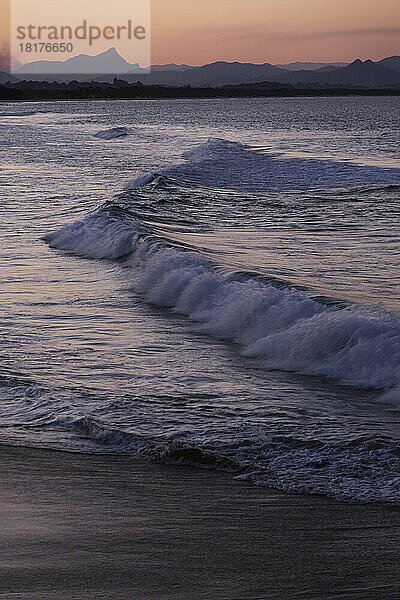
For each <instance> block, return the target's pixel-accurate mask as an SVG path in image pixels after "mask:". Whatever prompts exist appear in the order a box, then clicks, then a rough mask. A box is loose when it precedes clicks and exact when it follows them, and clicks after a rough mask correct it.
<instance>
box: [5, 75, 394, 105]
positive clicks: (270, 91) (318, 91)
mask: <svg viewBox="0 0 400 600" xmlns="http://www.w3.org/2000/svg"><path fill="white" fill-rule="evenodd" d="M350 95H361V96H398V95H400V89H392V88H389V89H388V88H384V89H376V88H374V89H357V88H295V87H292V86H289V85H287V86H286V85H280V84H273V83H270V82H262V83H258V84H254V83H252V84H249V85H236V86H235V85H227V86H224V87H219V88H212V87H191V86H183V87H168V86H157V85H154V86H153V85H151V86H147V85H143V84H142V83H140V82H137V83H134V84H130V83H127V82H126V81H123V80H120V79H114V81H113V82H112V83H99V82H95V81H94V82H79V81H71V82H68V83H59V82H47V81H46V82H43V81H19V82H17V83H5V84H2V85H0V101H1V100H2V101H7V100H8V101H27V100H102V99H103V100H104V99H109V100H112V99H120V100H128V99H135V98H143V99H146V98H161V99H162V98H245V97H254V98H259V97H282V96H289V97H290V96H292V97H293V96H350Z"/></svg>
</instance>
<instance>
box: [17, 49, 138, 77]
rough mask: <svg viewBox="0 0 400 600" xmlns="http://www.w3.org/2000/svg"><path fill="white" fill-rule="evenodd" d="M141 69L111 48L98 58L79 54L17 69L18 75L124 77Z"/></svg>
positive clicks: (29, 64)
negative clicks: (113, 75) (107, 75)
mask: <svg viewBox="0 0 400 600" xmlns="http://www.w3.org/2000/svg"><path fill="white" fill-rule="evenodd" d="M135 68H136V69H140V67H139V65H138V64H131V63H128V62H127V61H126V60H125V59H124V58H122V57H121V56H120V55H119V54H118V52H117V50H116V49H115V48H110V49H109V50H106V51H105V52H102V53H101V54H97V55H96V56H89V55H87V54H79V55H78V56H73V57H72V58H69V59H67V60H65V61H48V60H38V61H35V62H31V63H28V64H26V65H23V66H22V67H19V69H16V71H15V73H16V74H17V75H48V74H53V73H55V74H59V75H69V74H72V75H77V74H82V75H86V74H88V73H93V74H95V73H98V74H102V73H113V74H115V75H123V74H125V73H128V72H132V71H133V70H134V69H135Z"/></svg>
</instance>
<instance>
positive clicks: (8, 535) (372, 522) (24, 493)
mask: <svg viewBox="0 0 400 600" xmlns="http://www.w3.org/2000/svg"><path fill="white" fill-rule="evenodd" d="M0 464H1V473H2V477H1V488H0V503H1V510H0V515H1V516H0V518H1V528H0V530H1V548H2V553H1V559H0V561H1V562H0V565H1V567H0V573H1V585H0V597H1V598H5V599H10V600H16V599H18V600H19V599H21V600H25V599H26V600H28V599H29V600H59V599H60V600H61V599H63V600H64V599H71V600H72V599H73V600H75V599H76V600H78V599H81V598H85V599H86V598H87V599H90V600H97V599H100V598H107V599H118V600H125V599H133V598H137V599H161V598H162V599H168V600H169V599H171V600H172V599H174V600H175V599H180V598H186V599H193V600H194V599H200V598H204V599H205V598H207V599H208V598H210V599H224V600H239V599H240V600H250V599H251V600H255V599H264V598H274V599H275V598H276V599H283V598H307V599H308V598H310V599H311V598H315V599H317V598H332V599H333V598H340V599H345V598H346V599H347V598H348V599H352V600H353V599H357V598H359V599H366V598H374V599H375V598H382V599H391V598H393V599H396V598H398V597H399V594H400V582H399V578H398V569H399V558H398V540H399V528H400V505H399V504H398V503H396V504H392V505H388V504H386V505H385V504H381V505H378V504H365V505H350V504H345V503H340V502H336V501H330V500H328V499H326V498H321V497H310V496H308V497H307V496H301V495H287V494H282V493H280V492H277V491H271V490H269V489H267V488H265V487H256V486H251V485H249V484H247V483H245V482H242V481H237V480H233V479H232V478H231V476H230V475H229V474H227V473H221V472H216V471H210V470H206V469H204V470H200V469H194V468H190V467H184V466H169V465H160V464H157V463H153V462H139V461H138V460H136V459H132V458H129V457H123V456H94V455H83V454H69V453H62V452H53V451H44V450H36V449H28V448H12V447H3V448H2V449H1V454H0Z"/></svg>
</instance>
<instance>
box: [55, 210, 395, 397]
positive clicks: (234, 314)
mask: <svg viewBox="0 0 400 600" xmlns="http://www.w3.org/2000/svg"><path fill="white" fill-rule="evenodd" d="M45 240H46V241H47V242H48V244H49V245H50V246H51V247H53V248H58V249H61V250H66V251H69V252H72V253H75V254H79V255H81V256H85V257H89V258H103V259H114V260H115V259H118V258H121V257H123V256H127V255H129V258H128V259H127V260H126V262H125V263H124V264H125V267H127V270H126V274H127V276H128V277H129V278H130V280H131V285H132V288H133V289H134V290H135V291H136V292H137V293H139V294H141V295H142V297H143V298H144V299H145V300H146V301H147V302H149V303H152V304H155V305H157V306H164V307H168V308H170V309H171V310H173V311H174V312H176V313H180V314H183V315H186V316H187V317H189V319H191V320H192V321H193V322H195V323H196V324H197V328H198V329H200V330H201V331H202V332H204V333H207V334H209V335H212V336H215V337H217V338H220V339H226V340H230V341H232V342H235V343H237V344H239V345H240V347H241V353H242V354H243V355H244V356H246V357H251V358H254V359H257V360H258V361H259V362H260V363H261V364H262V365H263V366H264V367H265V368H267V369H270V370H271V369H273V370H284V371H293V372H297V373H301V374H304V375H313V376H321V377H326V378H330V379H334V380H337V381H339V382H340V383H342V384H344V385H349V386H354V387H359V388H376V389H381V388H389V387H391V386H393V385H395V384H396V383H397V382H399V381H400V320H399V317H398V316H397V315H395V314H392V313H391V312H389V311H388V310H385V309H384V308H383V307H381V306H374V305H372V306H368V305H357V304H353V305H350V306H345V307H342V306H337V305H327V304H326V303H322V302H320V301H317V300H316V299H313V298H312V297H310V296H309V295H307V294H305V293H302V292H300V291H297V290H295V289H292V288H291V287H290V286H286V287H285V286H276V285H274V284H273V283H268V282H265V281H263V280H258V279H257V277H254V274H252V273H238V272H236V273H235V272H232V271H229V270H226V269H223V268H220V267H219V266H218V264H216V263H215V262H213V261H212V260H210V258H209V257H208V256H207V255H205V254H203V253H201V252H197V251H195V250H194V249H193V250H191V249H188V248H183V247H179V245H177V243H176V242H174V243H172V242H171V241H170V240H168V238H165V237H164V238H162V237H160V235H159V234H157V233H156V232H155V231H154V230H152V229H150V228H149V227H147V226H145V225H144V224H143V223H141V222H140V221H138V220H136V219H134V218H131V217H130V218H127V219H123V218H121V215H116V214H112V211H110V209H108V208H101V209H99V210H98V211H97V212H94V213H92V214H90V215H89V216H87V217H86V218H85V219H83V220H81V221H77V222H75V223H72V224H71V225H68V226H66V227H64V228H62V229H61V230H59V231H56V232H53V233H49V234H47V235H46V236H45Z"/></svg>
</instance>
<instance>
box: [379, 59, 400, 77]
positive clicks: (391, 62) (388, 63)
mask: <svg viewBox="0 0 400 600" xmlns="http://www.w3.org/2000/svg"><path fill="white" fill-rule="evenodd" d="M378 64H380V65H383V66H384V67H387V68H388V69H392V70H393V71H397V72H398V73H400V56H388V58H383V59H382V60H379V61H378Z"/></svg>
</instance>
